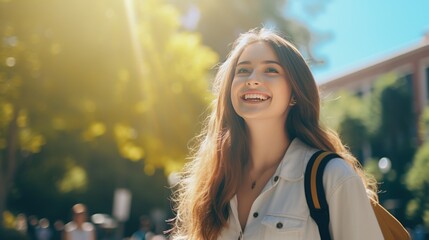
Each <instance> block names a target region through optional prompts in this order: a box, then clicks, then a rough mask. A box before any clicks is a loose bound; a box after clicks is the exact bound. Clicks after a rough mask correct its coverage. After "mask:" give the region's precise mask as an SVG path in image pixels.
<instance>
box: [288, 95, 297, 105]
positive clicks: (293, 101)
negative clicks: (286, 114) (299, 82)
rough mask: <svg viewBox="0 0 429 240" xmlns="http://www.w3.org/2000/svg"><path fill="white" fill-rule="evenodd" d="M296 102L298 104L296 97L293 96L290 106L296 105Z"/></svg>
mask: <svg viewBox="0 0 429 240" xmlns="http://www.w3.org/2000/svg"><path fill="white" fill-rule="evenodd" d="M295 104H296V99H295V98H294V97H292V99H291V100H290V103H289V106H294V105H295Z"/></svg>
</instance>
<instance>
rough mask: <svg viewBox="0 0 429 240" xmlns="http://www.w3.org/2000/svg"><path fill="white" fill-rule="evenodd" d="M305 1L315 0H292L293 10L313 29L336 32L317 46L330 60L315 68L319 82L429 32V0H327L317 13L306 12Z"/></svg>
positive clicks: (318, 50) (411, 41) (410, 42)
mask: <svg viewBox="0 0 429 240" xmlns="http://www.w3.org/2000/svg"><path fill="white" fill-rule="evenodd" d="M303 2H304V3H305V2H311V0H290V1H289V5H288V9H287V11H288V12H289V14H291V15H293V16H294V17H295V18H298V19H299V20H301V21H302V22H304V23H305V24H307V25H308V26H309V27H310V30H311V31H315V32H322V33H330V34H331V35H332V38H331V39H330V40H328V41H325V42H323V43H320V44H317V45H315V46H314V48H315V55H316V56H317V57H322V58H323V59H324V60H326V64H325V65H324V66H322V67H314V68H313V69H312V71H313V74H314V75H315V77H316V81H318V82H323V81H324V80H326V79H327V78H328V77H329V76H333V75H336V74H340V73H341V72H345V71H347V70H349V69H352V68H356V67H358V66H361V65H365V63H367V62H369V61H374V60H375V59H377V58H380V57H383V56H386V55H389V54H391V53H393V52H396V51H398V50H401V49H404V48H407V47H409V46H411V45H413V44H416V43H417V42H418V41H420V40H421V39H422V37H423V35H424V33H425V32H429V0H359V1H355V0H326V1H325V2H326V3H325V5H324V10H323V11H322V12H320V13H319V14H318V15H316V16H309V15H308V14H305V12H304V11H303ZM313 2H315V1H314V0H313ZM316 2H317V1H316Z"/></svg>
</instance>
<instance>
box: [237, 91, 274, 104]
mask: <svg viewBox="0 0 429 240" xmlns="http://www.w3.org/2000/svg"><path fill="white" fill-rule="evenodd" d="M246 95H260V96H263V97H264V98H266V99H265V100H259V101H252V100H246V99H245V96H246ZM240 98H241V100H243V101H245V102H249V103H260V102H265V101H268V100H270V99H271V96H270V95H269V94H267V93H265V92H261V91H245V92H242V93H241V94H240Z"/></svg>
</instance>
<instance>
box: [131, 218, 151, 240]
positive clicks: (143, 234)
mask: <svg viewBox="0 0 429 240" xmlns="http://www.w3.org/2000/svg"><path fill="white" fill-rule="evenodd" d="M151 229H152V222H151V220H150V218H149V217H148V216H145V215H143V216H141V217H140V229H139V230H137V231H136V232H135V233H133V235H132V236H131V240H150V239H151V238H152V237H153V236H154V234H153V232H152V231H151Z"/></svg>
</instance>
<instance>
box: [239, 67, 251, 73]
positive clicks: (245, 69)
mask: <svg viewBox="0 0 429 240" xmlns="http://www.w3.org/2000/svg"><path fill="white" fill-rule="evenodd" d="M249 72H250V70H249V69H247V68H238V69H237V71H236V74H243V73H249Z"/></svg>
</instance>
